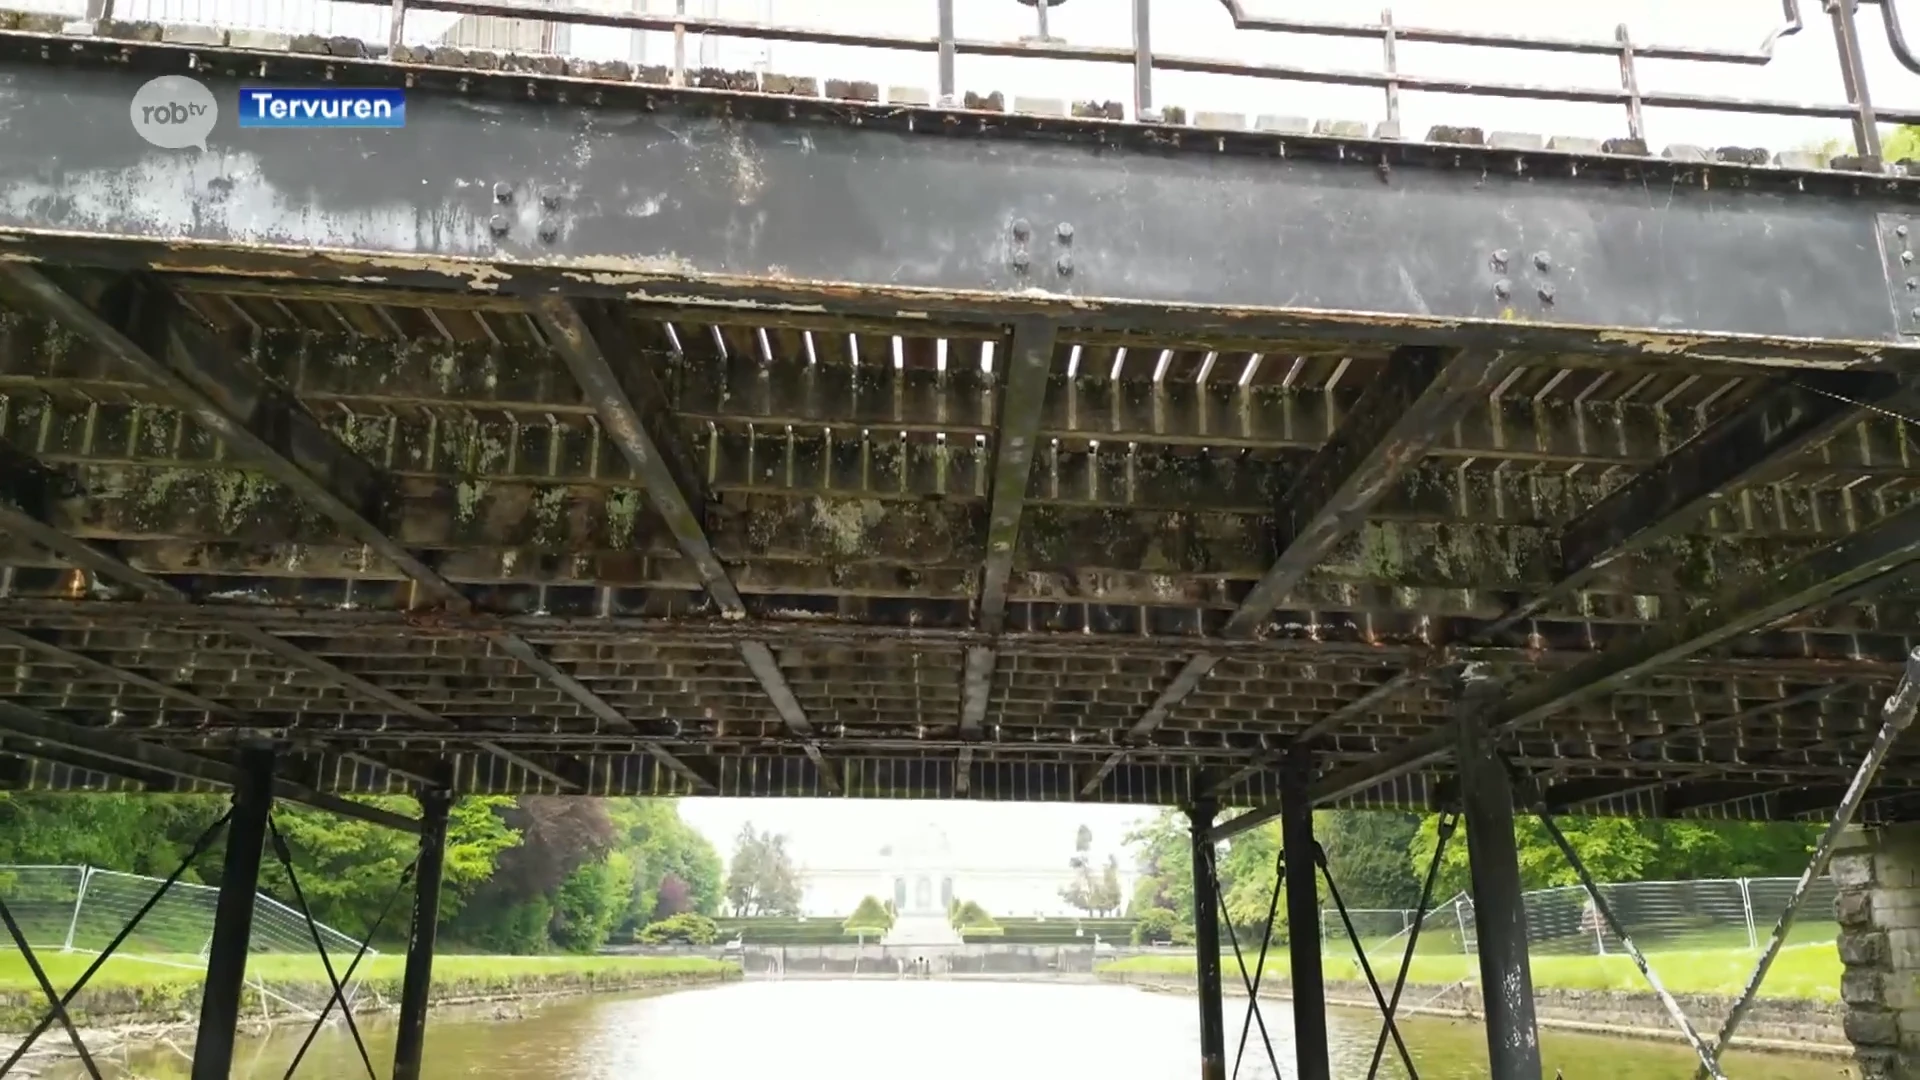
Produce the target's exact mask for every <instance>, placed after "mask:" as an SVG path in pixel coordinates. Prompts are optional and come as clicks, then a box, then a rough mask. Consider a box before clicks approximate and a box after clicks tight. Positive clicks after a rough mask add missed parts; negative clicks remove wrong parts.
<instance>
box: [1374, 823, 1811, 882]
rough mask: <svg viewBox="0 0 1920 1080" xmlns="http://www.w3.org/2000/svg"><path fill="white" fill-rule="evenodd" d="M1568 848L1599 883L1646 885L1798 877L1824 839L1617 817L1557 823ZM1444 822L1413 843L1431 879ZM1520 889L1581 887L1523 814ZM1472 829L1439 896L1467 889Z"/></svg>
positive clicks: (1416, 863) (1800, 829)
mask: <svg viewBox="0 0 1920 1080" xmlns="http://www.w3.org/2000/svg"><path fill="white" fill-rule="evenodd" d="M1554 820H1555V822H1556V823H1557V824H1558V825H1559V826H1560V831H1561V832H1562V833H1564V834H1565V835H1566V838H1567V843H1568V844H1569V845H1571V846H1572V847H1573V850H1574V851H1575V852H1576V853H1577V854H1578V855H1579V856H1580V861H1581V862H1583V863H1585V864H1586V867H1587V870H1588V871H1589V872H1590V873H1592V874H1593V876H1594V880H1596V881H1601V882H1610V881H1643V880H1656V881H1657V880H1688V879H1696V878H1718V877H1750V876H1768V875H1792V874H1798V873H1799V872H1800V871H1801V869H1802V868H1803V867H1804V866H1805V865H1806V857H1807V854H1808V852H1810V851H1811V850H1812V847H1813V843H1814V840H1815V838H1816V837H1817V836H1818V834H1819V829H1820V827H1819V826H1818V825H1806V824H1799V823H1790V822H1782V823H1766V822H1704V821H1655V820H1647V819H1631V818H1616V817H1560V818H1555V819H1554ZM1437 821H1438V819H1437V818H1435V817H1428V818H1426V819H1425V820H1423V821H1421V823H1420V826H1419V828H1418V830H1417V831H1416V832H1415V833H1414V836H1413V839H1412V841H1411V842H1410V844H1409V852H1410V855H1411V857H1412V865H1411V869H1413V871H1414V872H1415V873H1417V874H1425V873H1426V869H1427V865H1428V863H1429V862H1430V861H1431V860H1432V858H1433V848H1434V844H1435V842H1436V838H1437V836H1438V825H1437ZM1514 841H1515V844H1516V846H1517V847H1518V849H1519V856H1520V858H1519V861H1520V880H1521V885H1522V886H1523V887H1525V888H1528V889H1542V888H1550V887H1553V886H1559V885H1577V884H1579V881H1580V879H1579V875H1577V874H1576V873H1575V872H1574V870H1573V867H1572V866H1571V865H1569V864H1568V862H1567V859H1566V856H1565V855H1563V854H1562V853H1561V851H1560V849H1559V847H1558V846H1557V845H1555V844H1554V842H1553V841H1552V839H1551V838H1549V837H1548V836H1547V833H1546V830H1545V829H1544V828H1542V827H1541V825H1540V819H1539V818H1537V817H1533V816H1525V817H1521V818H1519V819H1517V820H1516V822H1515V824H1514ZM1467 868H1468V860H1467V843H1466V832H1465V830H1461V831H1458V832H1455V833H1454V835H1453V839H1452V840H1451V841H1449V842H1448V844H1447V853H1446V856H1445V858H1444V860H1443V862H1442V866H1441V873H1440V882H1439V885H1438V887H1437V888H1436V890H1435V891H1436V894H1437V896H1436V899H1444V898H1445V897H1447V896H1449V895H1451V894H1452V893H1454V892H1457V891H1461V890H1464V889H1466V888H1467V887H1468V872H1467Z"/></svg>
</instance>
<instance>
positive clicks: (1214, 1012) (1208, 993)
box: [1187, 801, 1227, 1080]
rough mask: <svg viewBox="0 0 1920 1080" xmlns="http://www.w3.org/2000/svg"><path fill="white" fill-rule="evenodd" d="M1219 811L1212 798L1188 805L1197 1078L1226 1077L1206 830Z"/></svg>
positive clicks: (1214, 884) (1215, 892)
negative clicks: (1196, 992) (1197, 983)
mask: <svg viewBox="0 0 1920 1080" xmlns="http://www.w3.org/2000/svg"><path fill="white" fill-rule="evenodd" d="M1219 811H1220V808H1219V805H1218V804H1216V803H1213V802H1211V801H1201V802H1196V803H1194V804H1193V805H1192V806H1191V807H1188V808H1187V815H1188V817H1189V818H1191V819H1192V823H1193V951H1194V956H1195V963H1194V971H1195V973H1196V974H1197V975H1198V976H1199V981H1200V986H1199V990H1200V1080H1225V1078H1226V1075H1227V1024H1226V1018H1225V1016H1224V1012H1223V1009H1222V1006H1221V1001H1220V905H1219V904H1218V903H1217V901H1216V898H1217V897H1218V896H1219V886H1218V872H1217V868H1216V867H1215V865H1214V850H1215V845H1214V842H1213V838H1212V837H1211V836H1210V835H1209V833H1208V830H1210V829H1212V828H1213V819H1214V817H1215V816H1217V815H1218V813H1219Z"/></svg>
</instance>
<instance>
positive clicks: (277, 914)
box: [0, 865, 378, 1015]
mask: <svg viewBox="0 0 1920 1080" xmlns="http://www.w3.org/2000/svg"><path fill="white" fill-rule="evenodd" d="M160 885H161V880H160V879H159V878H153V877H146V876H144V875H141V874H126V873H120V872H118V871H113V870H101V869H98V868H96V867H90V866H17V865H0V900H5V901H6V903H7V906H8V908H9V910H11V911H12V912H13V914H14V918H15V920H16V921H17V922H18V923H19V924H20V928H21V930H22V932H23V933H24V935H25V936H26V938H27V944H29V945H31V946H32V947H33V949H34V951H35V952H36V953H38V954H42V955H43V956H52V955H57V954H70V955H78V956H91V955H95V954H98V953H99V952H101V951H102V950H104V949H105V948H106V947H107V945H108V944H109V943H110V942H112V941H113V939H114V937H115V936H116V935H118V934H119V933H120V930H121V928H122V927H124V926H125V925H126V924H127V922H128V921H129V920H130V919H132V918H133V916H134V914H135V913H136V912H137V911H139V909H140V906H141V905H142V904H144V903H146V901H147V898H148V897H150V896H152V895H153V893H154V891H155V890H156V889H158V888H159V887H160ZM219 892H220V891H219V890H218V889H214V888H211V887H209V886H205V885H191V884H188V883H186V882H176V883H175V884H174V886H173V887H172V888H170V889H168V890H167V894H166V895H165V896H164V897H162V898H161V900H160V902H159V903H157V904H155V905H154V908H153V910H152V911H150V912H148V913H147V915H146V917H145V918H144V919H142V920H141V921H140V926H139V928H138V929H136V930H135V931H134V933H133V934H132V935H131V936H130V937H128V938H127V940H126V942H125V943H124V944H122V945H121V946H120V948H119V950H118V951H117V952H115V954H114V958H113V959H112V960H111V961H109V963H110V964H112V965H116V966H122V967H124V966H128V965H141V966H147V965H151V966H156V967H160V968H172V969H176V970H179V971H181V972H182V973H187V972H192V973H198V972H202V971H204V970H205V969H206V962H207V946H208V945H209V943H210V942H211V941H212V938H213V921H214V909H215V907H216V905H217V901H218V899H219ZM319 928H320V938H321V940H322V941H324V942H326V946H327V953H328V955H329V956H331V957H333V958H334V969H335V970H336V971H337V972H341V973H344V972H345V971H346V968H347V965H348V964H349V963H351V962H352V959H353V955H354V953H355V952H357V951H358V950H359V948H360V942H359V941H358V940H356V939H355V938H353V937H351V936H349V935H347V934H343V933H341V932H339V931H338V930H335V929H333V928H332V927H329V926H327V925H325V924H324V923H322V924H319ZM13 951H14V945H13V943H12V942H11V941H8V940H6V939H5V938H4V937H0V955H5V954H7V953H10V952H13ZM251 951H252V953H253V959H252V960H251V961H250V962H249V964H248V971H247V982H248V984H249V985H250V986H251V987H252V988H253V990H254V991H255V993H256V994H257V995H258V1000H259V1003H260V1004H259V1007H260V1010H261V1011H262V1012H265V1013H268V1014H270V1015H271V1014H274V1013H287V1014H296V1015H312V1014H314V1013H317V1012H318V1011H319V1010H320V1009H321V1008H322V1007H323V1006H324V1005H325V1004H326V1002H327V998H328V996H329V993H328V989H327V978H326V973H325V969H324V968H323V967H322V965H321V963H320V958H319V956H318V955H316V954H315V953H314V950H313V937H312V935H311V934H310V932H309V931H308V929H307V924H306V920H305V919H304V918H302V917H301V915H300V913H299V912H298V911H295V910H294V909H292V908H290V907H288V906H287V905H285V904H282V903H280V902H279V901H277V900H274V899H272V898H270V897H267V896H258V895H256V897H255V899H254V909H253V940H252V947H251ZM377 955H378V953H377V951H376V950H373V949H368V950H367V959H366V960H363V961H362V962H361V968H360V970H361V972H365V971H367V970H369V965H370V964H371V963H372V961H373V959H374V957H375V956H377ZM84 966H85V962H84V961H82V962H81V963H80V964H78V965H76V966H73V968H72V970H71V971H68V970H66V969H65V968H64V967H60V968H57V969H55V970H54V971H53V972H52V973H51V974H52V975H53V978H54V981H55V983H56V984H58V985H59V986H61V987H62V988H64V987H65V986H66V985H67V983H69V982H71V980H72V979H73V978H75V977H77V976H78V975H79V974H80V972H81V971H82V970H83V969H84ZM22 970H24V967H23V968H22ZM109 974H111V973H110V972H109ZM194 981H197V978H194ZM360 986H361V980H360V979H359V977H358V976H357V975H356V977H355V979H354V981H353V982H352V983H351V984H349V985H348V987H347V992H348V994H349V995H350V996H351V995H357V993H358V991H359V989H360Z"/></svg>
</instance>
